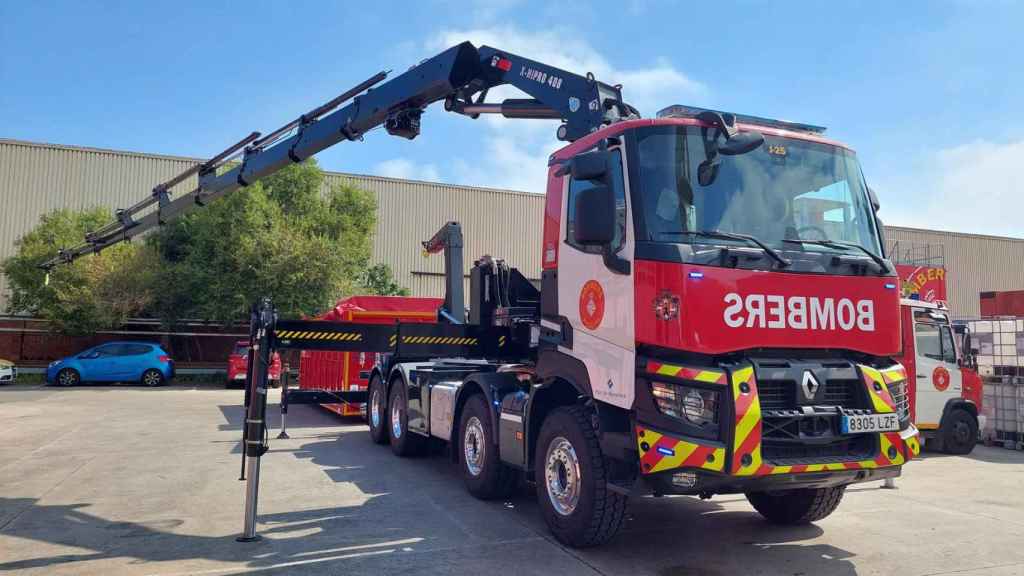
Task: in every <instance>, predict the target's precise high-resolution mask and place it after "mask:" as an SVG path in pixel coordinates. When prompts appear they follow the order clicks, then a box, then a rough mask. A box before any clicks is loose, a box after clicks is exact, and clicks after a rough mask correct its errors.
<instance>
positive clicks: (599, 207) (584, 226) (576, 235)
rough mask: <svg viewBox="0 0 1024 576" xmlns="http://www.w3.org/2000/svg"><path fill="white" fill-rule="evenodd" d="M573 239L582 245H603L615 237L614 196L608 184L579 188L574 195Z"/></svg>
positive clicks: (609, 242)
mask: <svg viewBox="0 0 1024 576" xmlns="http://www.w3.org/2000/svg"><path fill="white" fill-rule="evenodd" d="M574 216H575V222H574V224H573V231H572V235H573V240H574V241H575V242H576V243H577V244H580V245H582V246H604V245H606V244H611V242H612V240H614V239H615V196H613V195H612V189H611V188H609V187H608V186H594V187H593V188H587V189H586V190H581V191H580V192H579V193H578V196H577V197H576V213H575V214H574Z"/></svg>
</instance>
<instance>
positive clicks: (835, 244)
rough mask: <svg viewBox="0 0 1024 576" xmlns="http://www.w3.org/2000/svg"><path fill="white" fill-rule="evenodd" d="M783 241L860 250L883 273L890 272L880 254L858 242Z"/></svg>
mask: <svg viewBox="0 0 1024 576" xmlns="http://www.w3.org/2000/svg"><path fill="white" fill-rule="evenodd" d="M782 241H783V242H789V243H790V244H813V245H815V246H827V247H829V248H839V249H840V250H849V249H851V248H854V249H857V250H860V251H861V252H863V253H865V254H867V255H868V256H869V257H871V259H872V260H874V261H875V264H878V267H879V268H881V269H882V272H884V273H886V274H888V273H889V272H890V270H889V264H888V263H886V261H885V259H884V258H882V257H881V256H879V255H878V254H875V253H874V252H872V251H871V250H868V249H867V248H865V247H863V246H861V245H860V244H857V243H856V242H844V241H842V240H803V239H800V238H784V239H783V240H782Z"/></svg>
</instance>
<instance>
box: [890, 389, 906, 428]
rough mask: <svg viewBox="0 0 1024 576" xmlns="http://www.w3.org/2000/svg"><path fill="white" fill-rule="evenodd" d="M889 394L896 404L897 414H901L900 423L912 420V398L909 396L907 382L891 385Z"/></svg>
mask: <svg viewBox="0 0 1024 576" xmlns="http://www.w3.org/2000/svg"><path fill="white" fill-rule="evenodd" d="M889 394H891V395H892V399H893V401H894V402H895V403H896V414H899V417H900V422H903V421H904V420H909V419H910V398H908V396H907V382H906V381H905V380H904V381H903V382H897V383H895V384H889Z"/></svg>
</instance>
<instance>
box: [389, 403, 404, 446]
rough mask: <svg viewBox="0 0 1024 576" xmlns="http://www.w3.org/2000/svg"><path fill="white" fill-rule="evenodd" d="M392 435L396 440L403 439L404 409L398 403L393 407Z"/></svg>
mask: <svg viewBox="0 0 1024 576" xmlns="http://www.w3.org/2000/svg"><path fill="white" fill-rule="evenodd" d="M391 434H392V435H393V436H394V437H395V438H401V437H402V408H401V407H400V406H399V402H397V401H396V402H395V405H394V406H392V407H391Z"/></svg>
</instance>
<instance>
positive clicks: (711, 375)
mask: <svg viewBox="0 0 1024 576" xmlns="http://www.w3.org/2000/svg"><path fill="white" fill-rule="evenodd" d="M721 376H722V374H721V372H711V371H709V370H702V371H701V372H700V373H699V374H697V381H699V382H712V383H714V382H717V381H718V378H719V377H721Z"/></svg>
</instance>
